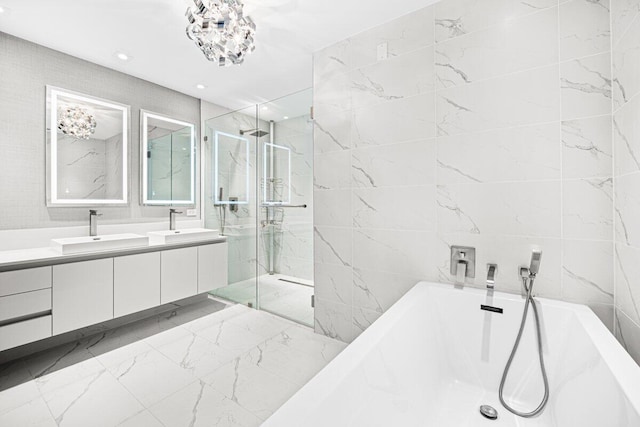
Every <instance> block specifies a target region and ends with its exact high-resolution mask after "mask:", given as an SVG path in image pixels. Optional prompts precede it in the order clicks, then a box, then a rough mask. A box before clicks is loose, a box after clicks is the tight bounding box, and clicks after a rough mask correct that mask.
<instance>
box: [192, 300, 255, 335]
mask: <svg viewBox="0 0 640 427" xmlns="http://www.w3.org/2000/svg"><path fill="white" fill-rule="evenodd" d="M251 310H252V309H251V308H249V307H247V306H245V305H242V304H234V305H231V306H229V307H227V308H225V309H224V310H220V311H217V312H215V313H212V314H209V315H207V316H203V317H201V318H199V319H196V320H192V321H191V322H189V323H185V324H184V325H182V327H183V328H185V329H187V330H189V331H192V332H197V331H199V330H202V329H205V328H208V327H210V326H213V325H217V324H218V323H220V322H223V321H225V320H229V319H231V318H232V317H235V316H239V315H241V314H244V313H246V312H248V311H251Z"/></svg>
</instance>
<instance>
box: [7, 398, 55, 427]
mask: <svg viewBox="0 0 640 427" xmlns="http://www.w3.org/2000/svg"><path fill="white" fill-rule="evenodd" d="M0 425H1V426H2V427H56V426H57V424H56V421H55V420H54V418H53V416H52V415H51V412H49V408H48V407H47V404H46V403H45V402H44V400H43V399H42V398H41V397H38V398H36V399H34V400H32V401H31V402H28V403H26V404H24V405H22V406H19V407H18V408H15V409H12V410H11V411H8V412H5V413H4V414H0Z"/></svg>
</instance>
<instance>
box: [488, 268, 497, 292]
mask: <svg viewBox="0 0 640 427" xmlns="http://www.w3.org/2000/svg"><path fill="white" fill-rule="evenodd" d="M497 272H498V266H497V265H496V264H487V288H489V289H493V286H494V285H495V283H496V273H497Z"/></svg>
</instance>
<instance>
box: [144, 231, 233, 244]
mask: <svg viewBox="0 0 640 427" xmlns="http://www.w3.org/2000/svg"><path fill="white" fill-rule="evenodd" d="M219 235H220V234H219V233H218V230H209V229H208V228H187V229H184V230H163V231H150V232H148V233H147V236H149V244H151V245H161V244H166V243H186V242H197V241H200V240H211V239H215V238H217V237H219Z"/></svg>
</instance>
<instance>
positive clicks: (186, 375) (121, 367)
mask: <svg viewBox="0 0 640 427" xmlns="http://www.w3.org/2000/svg"><path fill="white" fill-rule="evenodd" d="M108 370H109V371H110V372H111V373H112V374H113V376H114V377H116V379H117V380H118V381H119V382H120V383H121V384H122V385H124V386H125V387H126V388H127V389H128V390H129V391H130V392H131V394H133V395H134V396H135V397H136V398H137V399H138V400H139V401H140V402H141V403H142V404H143V405H144V406H146V407H148V406H150V405H153V404H154V403H156V402H158V401H160V400H162V399H164V398H165V397H167V396H169V395H171V394H173V393H175V392H176V391H178V390H180V389H181V388H183V387H184V386H186V385H187V384H189V383H190V382H192V381H193V380H194V379H195V377H194V376H193V374H192V373H191V372H190V371H189V370H187V369H184V368H182V367H180V366H179V365H178V364H177V363H175V362H173V361H171V360H170V359H169V358H167V357H166V356H165V355H163V354H162V353H160V352H159V351H157V350H151V351H149V352H147V353H143V354H140V355H137V356H135V357H134V358H132V359H129V360H126V361H124V362H122V363H120V364H118V365H115V366H112V367H109V368H108Z"/></svg>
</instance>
